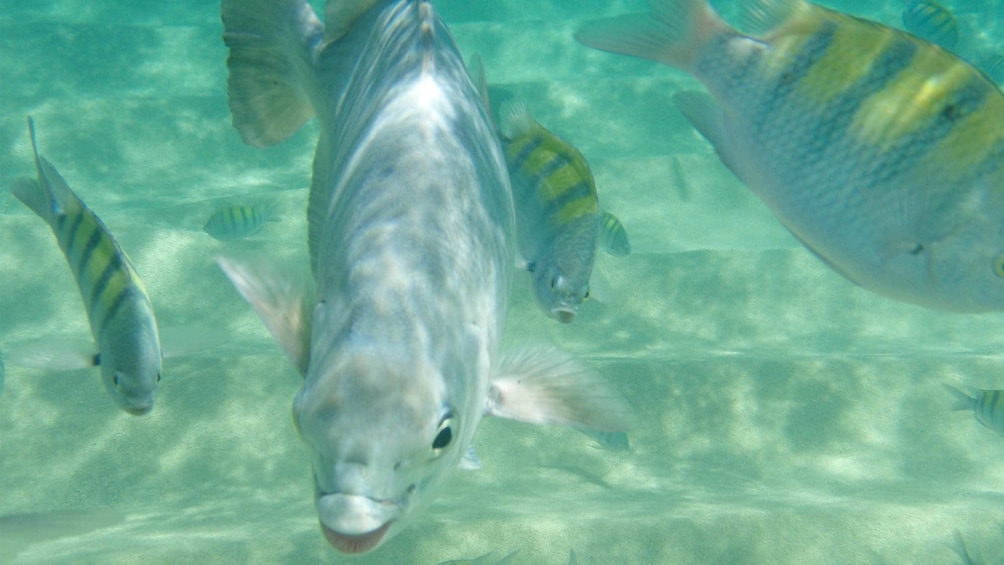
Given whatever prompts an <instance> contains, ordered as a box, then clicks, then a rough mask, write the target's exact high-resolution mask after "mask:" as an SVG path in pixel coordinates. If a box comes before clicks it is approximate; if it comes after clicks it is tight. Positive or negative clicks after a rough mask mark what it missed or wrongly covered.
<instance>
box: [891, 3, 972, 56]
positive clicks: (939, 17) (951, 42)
mask: <svg viewBox="0 0 1004 565" xmlns="http://www.w3.org/2000/svg"><path fill="white" fill-rule="evenodd" d="M904 2H905V3H906V8H904V9H903V26H904V27H905V28H906V30H907V31H909V32H910V33H912V34H914V35H916V36H917V37H919V38H921V39H924V40H926V41H930V42H931V43H934V44H936V45H940V46H941V47H944V48H945V49H948V50H952V49H955V44H956V43H958V41H959V24H958V22H957V21H956V20H955V16H954V15H952V12H951V11H950V10H949V9H948V8H946V7H944V6H942V5H941V4H939V3H938V2H936V1H935V0H904Z"/></svg>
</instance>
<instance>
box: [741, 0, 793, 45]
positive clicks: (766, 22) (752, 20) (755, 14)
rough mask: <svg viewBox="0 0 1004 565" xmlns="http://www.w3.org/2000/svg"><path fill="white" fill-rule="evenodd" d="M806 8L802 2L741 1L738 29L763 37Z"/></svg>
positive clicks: (772, 0) (790, 0)
mask: <svg viewBox="0 0 1004 565" xmlns="http://www.w3.org/2000/svg"><path fill="white" fill-rule="evenodd" d="M807 7H808V5H807V4H806V3H805V2H804V0H743V2H742V3H741V4H740V18H739V21H740V27H741V28H742V30H743V31H744V32H746V33H749V34H752V35H757V36H760V35H765V34H767V33H769V32H770V31H771V30H773V29H774V28H776V27H777V26H779V25H780V24H782V23H784V22H785V21H787V20H788V19H790V18H791V17H793V16H795V15H796V14H798V13H800V12H801V11H802V10H804V9H806V8H807Z"/></svg>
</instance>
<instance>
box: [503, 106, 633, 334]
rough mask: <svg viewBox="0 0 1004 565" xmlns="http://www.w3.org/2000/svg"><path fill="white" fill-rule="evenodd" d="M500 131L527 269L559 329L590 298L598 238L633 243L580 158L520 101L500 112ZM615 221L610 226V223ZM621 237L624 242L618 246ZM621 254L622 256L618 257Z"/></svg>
mask: <svg viewBox="0 0 1004 565" xmlns="http://www.w3.org/2000/svg"><path fill="white" fill-rule="evenodd" d="M499 132H500V134H501V137H502V146H503V149H504V150H505V156H506V163H507V164H508V166H509V178H510V180H511V181H512V187H513V199H514V201H515V205H516V234H517V236H518V240H519V251H520V254H521V255H522V261H521V263H523V264H522V265H521V266H522V267H523V268H525V269H526V270H528V271H530V273H531V274H532V276H533V288H534V293H535V294H536V296H537V302H538V303H540V305H541V307H542V308H543V309H544V311H545V312H546V313H547V314H548V316H550V317H551V318H553V319H555V320H557V321H559V322H561V323H565V324H567V323H571V322H572V321H573V320H575V316H576V314H577V313H578V309H579V306H580V305H581V304H582V303H583V301H585V300H586V298H587V297H588V296H589V281H590V278H591V277H592V273H593V264H594V262H595V260H596V249H597V243H598V238H599V236H600V235H601V233H602V234H604V235H608V236H609V237H608V238H606V239H605V240H604V241H609V242H610V244H611V245H615V246H618V247H617V248H616V249H617V251H620V250H621V249H623V246H624V245H625V244H626V242H627V234H626V233H625V232H624V228H623V226H622V225H621V224H620V221H619V220H617V218H615V217H614V216H612V215H607V216H603V220H602V221H601V219H600V218H601V216H600V214H601V212H600V207H599V198H598V196H597V195H596V184H595V183H594V182H593V174H592V172H590V170H589V165H588V164H587V163H586V159H585V158H584V157H583V156H582V153H580V152H579V150H578V149H576V148H575V147H572V145H571V144H569V143H568V142H566V141H565V140H563V139H561V138H560V137H558V136H556V135H554V134H553V133H551V132H550V131H548V130H547V129H545V128H544V127H543V126H541V125H540V124H539V123H538V122H537V121H536V120H535V119H533V117H532V116H531V115H530V112H529V111H528V110H527V108H526V105H525V104H524V103H523V101H522V100H520V99H518V98H512V99H510V100H507V101H506V102H505V103H503V104H502V106H501V107H500V108H499ZM611 219H612V220H611ZM621 234H623V242H620V241H617V239H618V238H619V237H621ZM614 254H616V251H615V252H614Z"/></svg>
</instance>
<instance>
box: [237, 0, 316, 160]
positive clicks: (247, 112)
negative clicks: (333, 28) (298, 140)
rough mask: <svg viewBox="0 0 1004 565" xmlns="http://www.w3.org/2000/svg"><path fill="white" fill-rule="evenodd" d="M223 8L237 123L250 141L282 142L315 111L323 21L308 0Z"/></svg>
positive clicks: (243, 2)
mask: <svg viewBox="0 0 1004 565" xmlns="http://www.w3.org/2000/svg"><path fill="white" fill-rule="evenodd" d="M220 12H221V17H222V19H223V42H224V43H226V45H227V47H228V48H229V49H230V56H229V57H228V58H227V68H228V69H229V71H230V76H229V78H228V80H227V94H228V98H229V102H230V113H231V115H232V117H233V124H234V127H235V128H237V130H238V131H239V132H240V134H241V139H243V140H244V143H247V144H248V145H254V146H256V147H268V146H271V145H275V144H277V143H280V142H281V141H283V140H285V139H286V138H287V137H289V136H290V135H292V134H293V133H294V132H295V131H296V130H297V129H299V128H300V126H301V125H303V124H304V123H305V122H306V121H307V120H309V119H310V118H312V117H313V116H314V108H313V106H312V103H311V100H312V96H311V92H312V91H313V90H315V89H316V88H317V87H316V86H315V85H316V83H317V80H316V78H315V72H314V61H315V59H316V53H317V52H318V50H319V49H320V47H321V43H322V39H323V36H324V26H323V25H322V24H321V21H320V20H319V19H317V16H316V15H315V14H314V11H313V9H311V7H310V5H309V4H308V3H307V2H306V0H240V1H239V0H223V3H222V6H221V10H220Z"/></svg>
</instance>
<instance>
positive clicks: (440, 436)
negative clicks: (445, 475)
mask: <svg viewBox="0 0 1004 565" xmlns="http://www.w3.org/2000/svg"><path fill="white" fill-rule="evenodd" d="M453 420H454V418H453V416H452V415H447V416H446V417H444V418H443V420H442V421H441V422H440V423H439V430H438V431H437V432H436V439H434V440H432V452H433V454H435V455H439V454H440V453H441V452H442V451H443V449H445V448H446V447H447V446H448V445H450V443H451V442H452V441H453Z"/></svg>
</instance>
